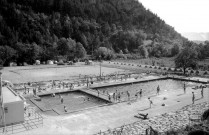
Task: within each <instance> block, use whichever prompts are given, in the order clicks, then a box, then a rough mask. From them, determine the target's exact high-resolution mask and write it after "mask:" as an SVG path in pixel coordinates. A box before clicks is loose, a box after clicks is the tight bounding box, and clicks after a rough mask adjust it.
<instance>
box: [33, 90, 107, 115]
mask: <svg viewBox="0 0 209 135" xmlns="http://www.w3.org/2000/svg"><path fill="white" fill-rule="evenodd" d="M60 96H62V98H63V101H64V102H63V103H61V98H60ZM40 97H41V101H36V100H34V99H32V100H31V101H32V102H33V103H34V104H35V105H36V106H38V107H39V108H40V109H41V110H42V111H52V110H53V111H55V112H56V113H58V114H63V113H65V112H64V106H66V108H67V112H73V111H78V110H81V109H85V108H90V107H94V106H99V105H104V104H107V103H108V102H107V101H105V100H102V99H100V98H97V97H94V96H91V95H89V94H87V93H84V92H82V91H73V92H68V93H61V94H56V95H55V97H52V96H51V95H44V96H40Z"/></svg>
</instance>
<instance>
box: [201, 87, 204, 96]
mask: <svg viewBox="0 0 209 135" xmlns="http://www.w3.org/2000/svg"><path fill="white" fill-rule="evenodd" d="M203 89H204V87H202V89H201V95H202V98H203V97H204V94H203Z"/></svg>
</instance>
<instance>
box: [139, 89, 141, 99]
mask: <svg viewBox="0 0 209 135" xmlns="http://www.w3.org/2000/svg"><path fill="white" fill-rule="evenodd" d="M139 96H140V99H141V97H142V89H140V91H139Z"/></svg>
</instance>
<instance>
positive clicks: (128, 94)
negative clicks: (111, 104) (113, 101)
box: [127, 91, 130, 101]
mask: <svg viewBox="0 0 209 135" xmlns="http://www.w3.org/2000/svg"><path fill="white" fill-rule="evenodd" d="M127 96H128V101H129V100H130V93H129V92H128V91H127Z"/></svg>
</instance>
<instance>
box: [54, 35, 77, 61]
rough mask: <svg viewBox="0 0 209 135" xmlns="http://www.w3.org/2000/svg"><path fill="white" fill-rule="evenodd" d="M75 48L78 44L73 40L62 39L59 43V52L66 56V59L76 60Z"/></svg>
mask: <svg viewBox="0 0 209 135" xmlns="http://www.w3.org/2000/svg"><path fill="white" fill-rule="evenodd" d="M75 47H76V42H75V41H74V40H73V39H71V38H68V39H66V38H61V39H60V40H59V41H58V43H57V50H58V52H59V54H60V55H62V56H64V57H65V58H66V59H74V58H75Z"/></svg>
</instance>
